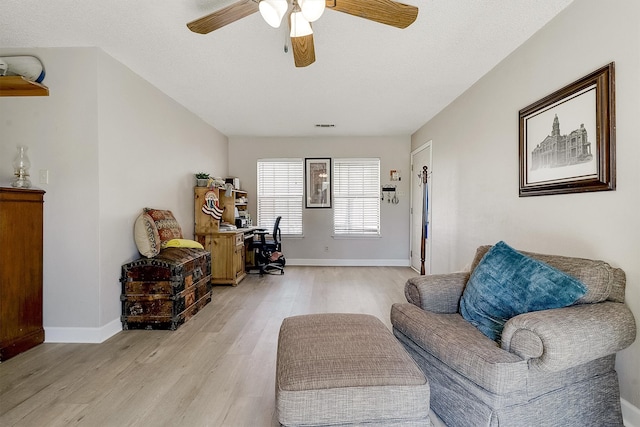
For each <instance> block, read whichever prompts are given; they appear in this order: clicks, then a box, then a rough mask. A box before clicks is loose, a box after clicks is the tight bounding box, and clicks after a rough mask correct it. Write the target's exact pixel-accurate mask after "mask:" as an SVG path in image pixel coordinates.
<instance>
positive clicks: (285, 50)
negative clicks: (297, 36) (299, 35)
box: [283, 31, 290, 53]
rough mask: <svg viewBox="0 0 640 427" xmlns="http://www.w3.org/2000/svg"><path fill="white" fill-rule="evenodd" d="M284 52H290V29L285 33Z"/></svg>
mask: <svg viewBox="0 0 640 427" xmlns="http://www.w3.org/2000/svg"><path fill="white" fill-rule="evenodd" d="M283 34H284V53H289V41H290V39H289V31H285V32H284V33H283Z"/></svg>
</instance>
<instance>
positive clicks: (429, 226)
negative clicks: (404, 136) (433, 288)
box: [409, 140, 433, 274]
mask: <svg viewBox="0 0 640 427" xmlns="http://www.w3.org/2000/svg"><path fill="white" fill-rule="evenodd" d="M424 150H429V164H428V165H426V166H427V168H428V180H427V189H428V191H429V199H428V201H427V212H428V214H427V236H428V238H427V243H426V246H425V252H426V254H425V259H424V266H425V273H426V274H429V273H431V241H432V237H433V233H432V224H431V216H432V212H433V191H432V189H433V179H432V178H433V168H432V165H433V140H429V141H427V142H425V143H424V144H422V145H420V146H419V147H418V148H416V149H415V150H413V151H411V182H410V185H411V191H410V195H411V202H410V215H409V218H410V220H409V236H410V239H409V254H410V256H409V265H410V266H411V268H412V269H414V270H416V269H415V268H414V267H413V263H412V259H413V255H412V251H413V243H414V240H415V239H418V240H420V239H421V238H422V234H421V235H420V236H414V235H413V220H414V215H416V214H419V215H420V218H422V209H423V208H422V201H420V212H414V209H413V207H414V200H413V193H414V177H415V176H417V175H418V174H419V173H420V171H415V170H414V167H413V166H414V157H415V156H416V155H417V154H418V153H420V152H422V151H424ZM416 271H417V272H418V273H419V272H420V271H419V270H416Z"/></svg>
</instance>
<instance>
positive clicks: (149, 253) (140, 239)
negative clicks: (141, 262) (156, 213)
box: [133, 212, 160, 258]
mask: <svg viewBox="0 0 640 427" xmlns="http://www.w3.org/2000/svg"><path fill="white" fill-rule="evenodd" d="M133 240H134V241H135V242H136V246H137V247H138V252H140V254H141V255H142V256H144V257H147V258H153V257H154V256H156V255H158V254H159V253H160V236H159V235H158V229H157V228H156V224H155V222H154V221H153V218H151V217H150V216H149V214H147V213H145V212H142V213H141V214H140V215H138V218H136V222H135V224H134V225H133Z"/></svg>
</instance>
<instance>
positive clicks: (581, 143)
mask: <svg viewBox="0 0 640 427" xmlns="http://www.w3.org/2000/svg"><path fill="white" fill-rule="evenodd" d="M519 128H520V138H519V139H520V144H519V170H520V190H519V196H520V197H526V196H543V195H550V194H568V193H582V192H589V191H608V190H615V187H616V158H615V64H614V63H613V62H611V63H610V64H608V65H606V66H604V67H602V68H600V69H598V70H596V71H594V72H592V73H591V74H589V75H587V76H585V77H583V78H581V79H579V80H577V81H575V82H573V83H571V84H569V85H567V86H565V87H563V88H562V89H560V90H558V91H556V92H554V93H552V94H550V95H548V96H546V97H544V98H542V99H541V100H539V101H537V102H534V103H533V104H531V105H529V106H527V107H525V108H523V109H522V110H520V112H519Z"/></svg>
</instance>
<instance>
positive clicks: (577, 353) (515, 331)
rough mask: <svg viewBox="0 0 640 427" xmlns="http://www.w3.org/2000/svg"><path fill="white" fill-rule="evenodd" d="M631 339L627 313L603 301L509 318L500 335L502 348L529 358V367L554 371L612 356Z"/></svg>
mask: <svg viewBox="0 0 640 427" xmlns="http://www.w3.org/2000/svg"><path fill="white" fill-rule="evenodd" d="M635 337H636V323H635V320H634V317H633V314H632V313H631V310H629V308H628V307H627V306H626V305H625V304H623V303H617V302H611V301H606V302H602V303H596V304H582V305H573V306H570V307H565V308H559V309H554V310H543V311H536V312H531V313H525V314H521V315H519V316H516V317H513V318H511V319H510V320H509V321H508V322H507V323H506V324H505V327H504V330H503V332H502V348H503V349H504V350H507V351H509V352H511V353H514V354H517V355H518V356H520V357H522V358H524V359H529V365H530V366H532V367H534V366H535V367H536V368H538V369H541V370H544V371H549V372H558V371H561V370H564V369H567V368H570V367H573V366H577V365H580V364H583V363H586V362H589V361H591V360H595V359H598V358H601V357H604V356H608V355H610V354H614V353H616V352H617V351H620V350H622V349H624V348H626V347H628V346H629V345H631V343H633V341H634V340H635Z"/></svg>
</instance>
